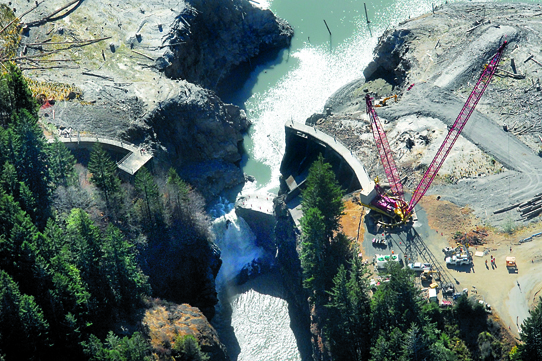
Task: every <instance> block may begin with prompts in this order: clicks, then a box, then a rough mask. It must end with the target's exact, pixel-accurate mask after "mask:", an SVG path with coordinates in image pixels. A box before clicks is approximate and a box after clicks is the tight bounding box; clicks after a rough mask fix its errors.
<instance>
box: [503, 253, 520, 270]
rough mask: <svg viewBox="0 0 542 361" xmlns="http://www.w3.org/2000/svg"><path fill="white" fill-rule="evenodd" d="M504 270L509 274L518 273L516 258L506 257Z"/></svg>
mask: <svg viewBox="0 0 542 361" xmlns="http://www.w3.org/2000/svg"><path fill="white" fill-rule="evenodd" d="M506 269H507V270H508V272H509V273H516V272H517V271H518V265H517V264H516V257H511V256H508V257H506Z"/></svg>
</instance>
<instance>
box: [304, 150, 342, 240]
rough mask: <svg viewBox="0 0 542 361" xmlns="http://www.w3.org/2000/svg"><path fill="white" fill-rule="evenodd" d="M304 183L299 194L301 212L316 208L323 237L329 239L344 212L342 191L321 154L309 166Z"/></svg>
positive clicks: (337, 226) (336, 228)
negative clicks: (319, 214) (320, 216)
mask: <svg viewBox="0 0 542 361" xmlns="http://www.w3.org/2000/svg"><path fill="white" fill-rule="evenodd" d="M305 183H306V188H305V189H304V190H303V191H302V193H301V195H302V201H301V207H302V210H303V212H304V213H305V212H306V211H307V210H309V209H310V208H318V209H319V210H320V212H321V213H322V216H323V222H324V225H325V236H326V238H327V239H331V238H332V237H333V233H334V232H336V231H338V230H339V227H340V224H339V220H340V218H341V216H342V214H343V211H344V204H343V201H342V197H343V191H342V189H341V187H340V186H339V184H338V182H337V179H336V178H335V174H334V173H333V171H332V170H331V165H330V164H328V163H325V162H324V157H323V156H322V154H320V155H319V156H318V159H317V160H316V161H315V162H314V163H313V164H312V165H311V167H310V169H309V175H308V176H307V179H306V181H305Z"/></svg>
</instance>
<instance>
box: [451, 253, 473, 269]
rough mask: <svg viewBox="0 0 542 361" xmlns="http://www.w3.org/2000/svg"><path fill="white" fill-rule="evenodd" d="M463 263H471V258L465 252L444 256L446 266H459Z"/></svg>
mask: <svg viewBox="0 0 542 361" xmlns="http://www.w3.org/2000/svg"><path fill="white" fill-rule="evenodd" d="M463 264H466V265H469V264H471V260H470V258H469V256H467V255H466V254H462V255H457V256H451V257H446V265H447V266H460V265H463Z"/></svg>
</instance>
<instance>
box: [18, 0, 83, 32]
mask: <svg viewBox="0 0 542 361" xmlns="http://www.w3.org/2000/svg"><path fill="white" fill-rule="evenodd" d="M82 2H83V0H74V1H72V2H70V3H69V4H68V5H64V6H63V7H61V8H60V9H58V10H56V11H53V13H52V14H50V15H48V16H46V17H44V18H43V19H41V20H36V21H32V22H30V23H26V26H28V27H30V26H39V25H42V24H45V23H46V22H49V21H53V20H56V19H55V18H53V16H55V15H56V14H58V13H60V12H61V11H63V10H66V9H67V8H69V7H70V6H72V5H75V4H77V3H82ZM77 5H79V4H77ZM74 8H75V6H74Z"/></svg>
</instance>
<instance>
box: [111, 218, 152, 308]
mask: <svg viewBox="0 0 542 361" xmlns="http://www.w3.org/2000/svg"><path fill="white" fill-rule="evenodd" d="M135 256H136V255H135V249H134V246H133V245H131V244H130V243H129V242H128V241H127V240H126V239H125V238H124V236H123V235H122V233H121V231H120V230H119V229H118V228H116V227H114V226H112V225H109V226H108V227H107V231H106V235H105V239H104V243H103V256H102V266H101V267H102V270H103V272H104V273H105V274H106V277H107V279H108V283H109V287H111V289H112V290H113V294H114V297H115V303H116V305H117V307H120V308H122V309H124V310H125V311H126V312H130V311H132V310H133V309H134V308H136V307H137V306H138V304H139V301H140V296H141V294H142V293H149V291H150V290H149V289H148V286H147V279H146V276H145V275H144V274H143V273H142V272H141V270H140V269H139V267H138V265H137V262H136V257H135Z"/></svg>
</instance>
